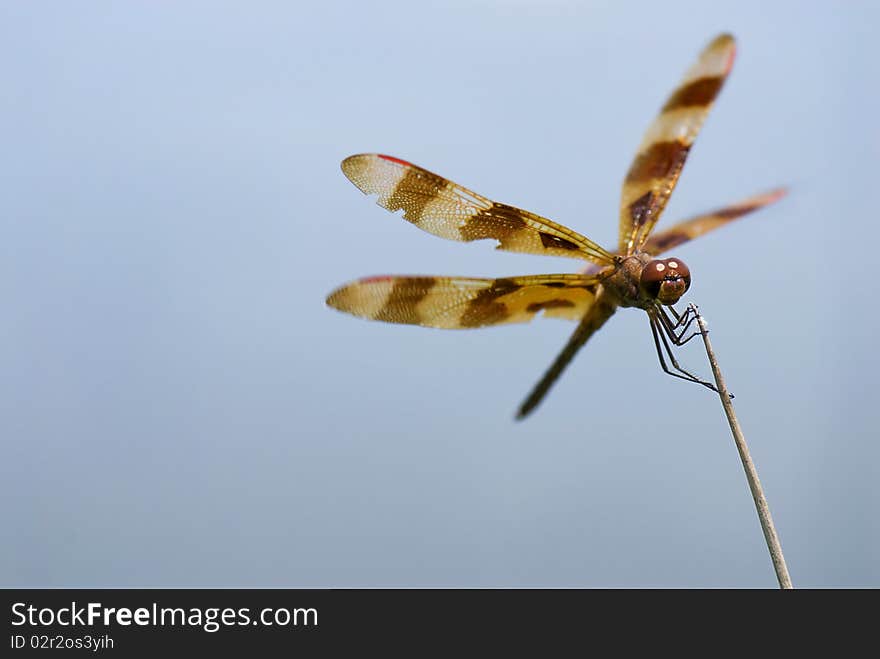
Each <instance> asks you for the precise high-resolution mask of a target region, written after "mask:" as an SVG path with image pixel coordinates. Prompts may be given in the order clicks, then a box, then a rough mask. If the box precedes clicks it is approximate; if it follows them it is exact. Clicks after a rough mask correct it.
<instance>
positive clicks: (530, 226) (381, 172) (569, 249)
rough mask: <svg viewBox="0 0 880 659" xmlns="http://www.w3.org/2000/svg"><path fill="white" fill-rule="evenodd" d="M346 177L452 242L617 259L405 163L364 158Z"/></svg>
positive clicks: (347, 167)
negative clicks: (483, 242)
mask: <svg viewBox="0 0 880 659" xmlns="http://www.w3.org/2000/svg"><path fill="white" fill-rule="evenodd" d="M342 171H343V173H344V174H345V175H346V176H347V177H348V178H349V179H350V180H351V182H352V183H354V184H355V185H356V186H357V187H358V188H359V189H360V190H361V192H364V193H365V194H377V195H378V197H379V198H378V201H377V203H378V204H379V205H380V206H382V207H383V208H387V209H388V210H390V211H392V212H393V211H397V210H401V209H403V217H404V219H405V220H407V221H409V222H412V223H413V224H415V225H416V226H417V227H419V228H420V229H423V230H424V231H427V232H428V233H433V234H434V235H435V236H440V237H441V238H446V239H448V240H459V241H464V242H469V241H472V240H483V239H495V240H497V241H498V249H504V250H508V251H511V252H523V253H526V254H543V255H549V256H568V257H572V258H580V259H586V260H588V261H592V262H594V263H597V264H599V265H609V264H610V263H612V256H611V254H609V253H608V252H607V251H605V250H604V249H602V247H600V246H599V245H597V244H596V243H594V242H593V241H592V240H590V239H588V238H586V237H584V236H582V235H580V234H579V233H577V232H575V231H572V230H571V229H569V228H567V227H564V226H562V225H561V224H556V223H555V222H552V221H550V220H548V219H545V218H543V217H540V216H538V215H535V214H534V213H530V212H528V211H524V210H520V209H519V208H514V207H513V206H508V205H506V204H500V203H496V202H493V201H491V200H489V199H487V198H485V197H482V196H480V195H478V194H476V193H475V192H471V191H470V190H468V189H466V188H463V187H461V186H460V185H457V184H455V183H453V182H452V181H448V180H446V179H445V178H443V177H442V176H438V175H437V174H434V173H432V172H429V171H427V170H426V169H422V168H421V167H417V166H416V165H413V164H412V163H408V162H406V161H405V160H400V159H398V158H393V157H392V156H384V155H379V154H375V153H372V154H361V155H356V156H351V157H349V158H346V159H345V160H343V161H342Z"/></svg>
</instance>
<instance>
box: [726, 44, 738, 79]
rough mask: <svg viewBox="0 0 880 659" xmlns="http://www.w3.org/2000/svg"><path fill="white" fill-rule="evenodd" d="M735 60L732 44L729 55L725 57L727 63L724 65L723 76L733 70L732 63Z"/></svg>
mask: <svg viewBox="0 0 880 659" xmlns="http://www.w3.org/2000/svg"><path fill="white" fill-rule="evenodd" d="M735 59H736V44H733V48H732V49H731V51H730V54H729V55H728V56H727V62H726V63H725V64H724V75H727V74H728V73H730V70H731V69H732V68H733V61H734V60H735Z"/></svg>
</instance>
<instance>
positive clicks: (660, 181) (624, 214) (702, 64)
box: [619, 34, 736, 255]
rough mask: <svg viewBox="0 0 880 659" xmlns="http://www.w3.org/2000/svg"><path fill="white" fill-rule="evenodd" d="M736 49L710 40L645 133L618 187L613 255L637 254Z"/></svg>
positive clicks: (728, 40) (723, 38)
mask: <svg viewBox="0 0 880 659" xmlns="http://www.w3.org/2000/svg"><path fill="white" fill-rule="evenodd" d="M735 54H736V43H735V42H734V39H733V37H732V36H731V35H729V34H722V35H720V36H718V37H716V38H715V40H714V41H712V42H711V43H710V44H709V45H708V46H706V48H705V49H704V50H703V52H702V53H700V56H699V58H698V59H697V61H696V63H695V64H694V65H693V66H692V67H691V68H690V69H689V70H688V72H687V73H686V74H685V77H684V80H682V82H681V84H680V85H679V86H678V88H677V89H676V90H675V91H674V92H673V93H672V95H671V96H670V97H669V99H668V100H667V101H666V104H665V105H664V106H663V108H662V109H661V110H660V114H659V115H658V116H657V118H656V119H655V120H654V123H653V124H651V126H650V127H649V128H648V131H647V132H646V133H645V136H644V138H643V139H642V143H641V145H640V146H639V150H638V153H637V154H636V157H635V160H634V161H633V163H632V166H631V167H630V169H629V172H627V175H626V178H625V179H624V183H623V193H622V196H621V203H620V241H619V251H620V252H621V253H623V254H627V255H629V254H633V253H635V252H636V251H638V250H639V249H640V248H641V246H642V244H643V243H644V242H645V240H646V239H647V238H648V235H649V234H650V233H651V230H652V229H653V228H654V225H655V224H656V223H657V220H658V219H659V218H660V214H661V213H662V212H663V209H664V208H665V207H666V202H667V201H668V199H669V195H670V194H672V190H673V189H674V188H675V184H676V183H677V182H678V177H679V175H680V174H681V170H682V167H684V162H685V160H686V159H687V156H688V151H690V148H691V145H692V144H693V143H694V140H695V139H696V137H697V133H698V132H699V131H700V127H701V126H702V125H703V121H704V120H705V119H706V115H707V114H708V112H709V109H710V108H711V107H712V103H713V102H714V101H715V98H716V97H717V96H718V92H720V91H721V87H722V85H723V84H724V80H725V79H726V78H727V74H728V73H730V69H731V67H732V66H733V59H734V55H735Z"/></svg>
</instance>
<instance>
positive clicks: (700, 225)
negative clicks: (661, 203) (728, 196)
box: [643, 188, 786, 255]
mask: <svg viewBox="0 0 880 659" xmlns="http://www.w3.org/2000/svg"><path fill="white" fill-rule="evenodd" d="M785 194H786V190H785V188H778V189H776V190H771V191H770V192H765V193H763V194H758V195H755V196H754V197H749V198H748V199H744V200H743V201H741V202H739V203H736V204H733V205H731V206H726V207H725V208H719V209H718V210H714V211H712V212H710V213H706V214H704V215H698V216H697V217H693V218H691V219H689V220H685V221H684V222H680V223H678V224H676V225H675V226H673V227H672V228H670V229H667V230H666V231H663V232H661V233H658V234H655V235H653V236H651V237H650V238H648V240H647V242H645V245H644V247H643V249H644V251H646V252H648V253H649V254H654V255H658V254H662V253H663V252H666V251H669V250H670V249H673V248H674V247H678V246H679V245H682V244H684V243H686V242H688V241H689V240H693V239H694V238H698V237H699V236H702V235H703V234H704V233H709V232H710V231H713V230H715V229H717V228H718V227H721V226H724V225H725V224H727V223H728V222H733V221H734V220H737V219H739V218H741V217H742V216H743V215H747V214H748V213H751V212H754V211H756V210H758V209H760V208H763V207H764V206H767V205H768V204H772V203H773V202H775V201H778V200H779V199H781V198H782V197H784V196H785Z"/></svg>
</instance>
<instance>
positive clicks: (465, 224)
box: [327, 34, 785, 418]
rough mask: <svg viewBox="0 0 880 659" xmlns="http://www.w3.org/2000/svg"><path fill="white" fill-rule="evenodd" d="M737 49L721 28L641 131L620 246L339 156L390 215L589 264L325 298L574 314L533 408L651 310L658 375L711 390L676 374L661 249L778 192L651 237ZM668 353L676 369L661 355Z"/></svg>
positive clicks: (360, 283)
mask: <svg viewBox="0 0 880 659" xmlns="http://www.w3.org/2000/svg"><path fill="white" fill-rule="evenodd" d="M735 54H736V44H735V41H734V38H733V37H732V36H731V35H729V34H722V35H720V36H718V37H717V38H715V39H714V40H713V41H712V42H711V43H709V44H708V46H706V48H705V49H704V50H703V51H702V52H701V53H700V55H699V57H698V58H697V61H696V62H695V63H694V64H693V66H691V68H690V69H689V70H688V71H687V73H686V74H685V76H684V79H683V80H682V82H681V83H680V84H679V86H678V87H677V88H676V89H675V91H673V93H672V95H671V96H670V97H669V98H668V99H667V101H666V104H665V105H664V106H663V108H662V109H661V110H660V113H659V115H658V116H657V118H656V119H655V120H654V122H653V123H652V124H651V125H650V126H649V127H648V131H647V132H646V133H645V136H644V138H643V140H642V143H641V145H640V146H639V150H638V153H637V154H636V157H635V160H634V161H633V163H632V166H631V167H630V168H629V171H628V172H627V174H626V178H625V179H624V182H623V193H622V197H621V204H620V234H619V236H620V237H619V241H618V245H617V249H616V250H615V251H609V250H605V249H603V248H602V247H601V246H599V245H598V244H596V243H595V242H593V241H592V240H590V239H589V238H586V237H585V236H582V235H581V234H579V233H577V232H576V231H573V230H572V229H569V228H568V227H565V226H562V225H561V224H557V223H555V222H552V221H551V220H548V219H546V218H543V217H540V216H538V215H535V214H534V213H530V212H529V211H525V210H521V209H519V208H514V207H513V206H508V205H506V204H502V203H499V202H495V201H491V200H490V199H487V198H486V197H483V196H481V195H478V194H477V193H475V192H471V191H470V190H468V189H467V188H464V187H462V186H460V185H457V184H455V183H453V182H452V181H449V180H447V179H445V178H443V177H442V176H438V175H437V174H434V173H432V172H429V171H427V170H425V169H422V168H421V167H418V166H416V165H413V164H412V163H409V162H407V161H405V160H401V159H399V158H394V157H392V156H386V155H379V154H362V155H355V156H351V157H349V158H346V159H345V160H344V161H343V162H342V171H343V172H344V173H345V175H346V176H347V177H348V178H349V179H350V180H351V182H352V183H354V184H355V185H356V186H357V187H358V188H359V189H360V190H361V191H362V192H364V193H365V194H376V195H378V202H377V203H378V204H379V205H380V206H382V207H383V208H386V209H388V210H389V211H392V212H394V211H398V210H403V218H404V219H405V220H407V221H409V222H411V223H413V224H414V225H416V226H417V227H419V228H420V229H423V230H425V231H427V232H429V233H432V234H434V235H436V236H440V237H441V238H447V239H449V240H458V241H464V242H469V241H472V240H484V239H492V240H496V241H498V245H497V249H502V250H507V251H511V252H524V253H528V254H541V255H545V256H546V255H550V256H566V257H571V258H577V259H583V260H586V261H588V262H589V263H588V266H587V267H586V268H585V269H584V270H582V271H581V272H579V273H574V274H550V275H526V276H521V277H502V278H499V279H477V278H471V277H434V276H401V275H385V276H378V277H367V278H364V279H359V280H357V281H354V282H351V283H349V284H346V285H344V286H342V287H341V288H338V289H336V290H335V291H333V292H332V293H331V294H330V295H329V296H328V297H327V304H328V305H329V306H331V307H333V308H335V309H338V310H340V311H344V312H346V313H350V314H352V315H355V316H360V317H362V318H368V319H371V320H381V321H384V322H387V323H404V324H408V325H421V326H424V327H440V328H444V329H466V328H474V327H488V326H491V325H502V324H505V323H522V322H527V321H530V320H531V319H532V318H534V317H535V316H537V315H538V314H543V315H544V316H546V317H552V318H567V319H570V320H575V321H578V325H577V328H576V329H575V330H574V333H573V334H572V335H571V338H570V339H569V340H568V343H567V344H566V346H565V347H564V348H563V349H562V352H561V353H560V354H559V356H558V357H557V358H556V360H555V361H554V362H553V364H552V365H551V366H550V368H549V369H548V370H547V372H546V373H545V374H544V376H543V377H542V378H541V380H540V381H539V382H538V384H537V385H536V386H535V387H534V389H533V390H532V392H531V393H530V394H529V396H528V397H527V398H526V400H525V401H524V402H523V403H522V405H521V406H520V408H519V410H518V413H517V418H523V417H525V416H526V415H527V414H529V413H530V412H531V411H532V410H533V409H534V408H535V407H536V406H537V405H538V404H539V403H540V402H541V400H542V399H543V398H544V395H545V394H546V393H547V391H548V390H549V389H550V387H551V386H552V384H553V383H554V382H555V381H556V379H557V378H558V377H559V375H560V374H561V373H562V371H563V370H564V369H565V367H566V366H567V365H568V363H569V362H570V361H571V360H572V358H573V357H574V355H575V353H576V352H577V351H578V349H580V347H581V346H583V345H584V343H586V342H587V340H588V339H589V338H590V337H591V336H592V335H593V334H594V333H595V332H596V331H597V330H598V329H599V328H600V327H602V325H604V324H605V321H607V320H608V319H609V318H610V317H611V315H612V314H613V313H614V312H615V310H616V309H617V308H618V307H635V308H638V309H642V310H644V311H645V312H646V313H647V316H648V320H649V322H650V325H651V333H652V335H653V338H654V344H655V346H656V349H657V355H658V357H659V360H660V364H661V367H662V368H663V370H664V371H665V372H666V373H668V374H670V375H673V376H675V377H679V378H682V379H684V380H688V381H691V382H697V383H699V384H702V385H705V386H706V387H709V388H710V389H712V390H715V387H714V386H713V385H712V384H710V383H709V382H706V381H704V380H701V379H699V378H698V377H697V376H695V375H693V374H691V373H689V372H688V371H686V370H685V369H683V368H682V367H681V366H680V365H679V364H678V362H677V361H676V359H675V356H674V355H673V352H672V348H671V346H670V344H672V345H675V346H680V345H683V344H684V343H685V342H687V341H688V340H690V339H691V338H693V337H694V336H696V335H697V334H698V332H691V333H690V334H689V335H687V336H686V334H687V332H688V329H689V328H690V326H691V323H692V321H693V319H694V317H695V316H696V312H695V311H694V308H692V307H689V309H688V311H687V312H685V313H679V312H677V311H676V310H675V308H674V307H673V305H674V304H675V303H676V302H678V300H679V299H680V298H681V296H682V295H683V294H684V293H685V292H686V291H687V289H688V287H689V286H690V283H691V274H690V271H689V269H688V267H687V266H686V265H685V264H684V262H683V261H682V260H681V259H679V258H657V257H658V256H659V255H661V254H663V253H665V252H667V251H668V250H670V249H672V248H674V247H678V246H679V245H682V244H683V243H686V242H687V241H689V240H692V239H694V238H696V237H698V236H701V235H703V234H705V233H708V232H709V231H712V230H714V229H717V228H718V227H720V226H723V225H725V224H727V223H728V222H731V221H733V220H735V219H737V218H739V217H742V216H743V215H745V214H747V213H751V212H752V211H755V210H757V209H759V208H762V207H763V206H766V205H767V204H770V203H772V202H774V201H776V200H778V199H779V198H780V197H781V196H783V195H784V194H785V190H784V189H777V190H773V191H770V192H766V193H764V194H759V195H756V196H753V197H750V198H748V199H745V200H743V201H741V202H739V203H737V204H733V205H731V206H726V207H724V208H721V209H719V210H715V211H713V212H710V213H706V214H703V215H699V216H696V217H693V218H691V219H689V220H686V221H684V222H681V223H680V224H677V225H675V226H673V227H672V228H670V229H667V230H666V231H663V232H662V233H658V234H656V235H653V236H652V235H651V231H652V230H653V228H654V226H655V225H656V223H657V220H659V219H660V215H661V214H662V213H663V209H664V208H665V207H666V202H667V201H668V200H669V196H670V194H671V193H672V190H673V189H674V188H675V184H676V183H677V182H678V177H679V175H680V174H681V170H682V167H683V166H684V163H685V160H686V158H687V156H688V152H689V151H690V148H691V145H692V144H693V142H694V140H695V139H696V136H697V133H698V132H699V130H700V127H701V126H702V124H703V121H704V120H705V118H706V115H707V114H708V112H709V109H710V108H711V107H712V104H713V102H714V101H715V98H716V97H717V96H718V93H719V92H720V91H721V87H722V86H723V84H724V81H725V79H726V78H727V76H728V74H729V73H730V70H731V68H732V66H733V61H734V57H735ZM664 354H665V355H666V356H667V357H668V358H669V361H670V362H671V364H672V368H670V367H669V365H668V364H667V362H666V359H665V358H664Z"/></svg>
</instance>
